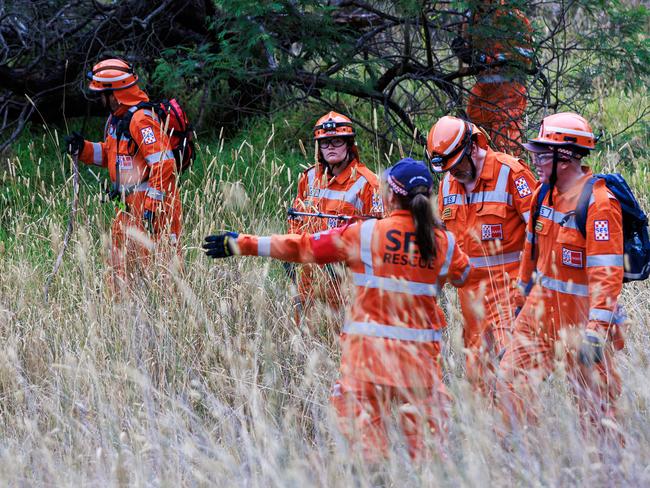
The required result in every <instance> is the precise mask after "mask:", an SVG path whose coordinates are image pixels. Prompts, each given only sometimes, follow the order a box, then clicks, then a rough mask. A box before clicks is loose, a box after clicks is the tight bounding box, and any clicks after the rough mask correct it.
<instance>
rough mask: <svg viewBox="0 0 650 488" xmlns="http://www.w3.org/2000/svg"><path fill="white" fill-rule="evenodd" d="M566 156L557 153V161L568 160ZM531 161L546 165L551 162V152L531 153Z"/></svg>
mask: <svg viewBox="0 0 650 488" xmlns="http://www.w3.org/2000/svg"><path fill="white" fill-rule="evenodd" d="M570 160H571V159H570V158H567V157H566V156H562V155H558V158H557V162H558V163H559V162H560V161H570ZM533 162H535V163H537V164H541V165H546V164H549V163H552V162H553V153H541V154H540V153H537V154H534V155H533Z"/></svg>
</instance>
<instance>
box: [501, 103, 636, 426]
mask: <svg viewBox="0 0 650 488" xmlns="http://www.w3.org/2000/svg"><path fill="white" fill-rule="evenodd" d="M595 140H596V138H595V137H594V134H593V131H592V129H591V127H590V126H589V124H588V123H587V121H586V120H585V119H584V118H582V117H581V116H579V115H578V114H575V113H558V114H555V115H551V116H549V117H546V118H545V119H544V120H543V122H542V126H541V128H540V131H539V136H538V137H537V139H533V140H531V141H530V142H529V143H528V144H526V145H525V147H526V148H527V149H528V150H529V151H531V152H532V153H533V160H534V163H535V167H536V168H537V172H538V173H539V175H540V181H541V182H542V183H543V185H542V186H540V188H539V189H538V190H537V191H536V192H535V195H534V196H533V209H532V210H531V212H533V217H532V218H531V221H530V223H529V225H528V237H527V242H526V247H525V249H524V254H523V259H522V263H521V270H520V280H521V284H522V288H521V289H522V290H529V295H528V297H527V298H525V297H524V295H523V294H522V295H521V302H522V303H523V301H524V300H525V304H524V305H523V308H522V310H521V313H519V315H518V316H517V320H516V322H515V336H514V339H513V341H512V342H511V343H510V344H509V345H508V347H507V349H506V353H505V355H504V357H503V359H502V361H501V365H500V366H501V370H502V374H503V379H504V382H503V383H501V382H500V383H499V385H500V387H501V388H500V390H501V391H500V393H501V396H502V400H503V402H502V404H503V406H504V408H505V410H506V413H507V417H508V418H510V419H511V420H513V419H512V418H511V414H512V413H513V412H514V413H515V414H517V415H518V416H519V420H520V421H522V420H525V419H526V417H528V419H530V420H534V418H535V415H536V413H537V411H536V409H535V408H534V400H535V390H536V388H537V386H538V384H539V382H541V381H543V380H544V379H545V378H546V377H547V376H548V375H549V374H550V373H551V372H552V371H553V369H554V367H555V365H557V364H558V359H560V360H561V362H562V363H563V364H564V366H565V367H564V368H563V369H565V370H566V372H567V376H568V378H569V380H570V383H571V385H572V386H573V388H574V391H575V393H576V396H577V398H578V404H579V406H580V407H581V408H582V410H583V412H585V413H588V414H589V416H590V418H591V419H592V420H593V421H595V422H596V423H598V424H599V423H600V422H599V420H600V419H601V418H602V417H603V416H608V417H611V416H613V414H614V403H615V400H616V398H617V397H618V396H619V394H620V391H621V386H620V377H619V375H618V373H617V371H616V368H615V366H614V358H613V354H612V353H613V349H616V348H621V347H623V339H622V335H621V331H620V327H618V326H617V324H618V323H620V322H621V321H622V316H621V315H619V313H618V309H617V300H618V296H619V294H620V292H621V287H622V283H623V271H624V270H623V264H624V258H623V230H622V217H621V208H620V205H619V203H618V201H617V200H616V199H615V198H614V196H613V195H612V194H611V193H610V191H609V190H608V189H607V187H606V186H605V182H604V181H603V180H597V181H596V183H595V184H594V186H593V193H592V196H591V199H590V201H589V207H588V211H587V220H586V237H583V236H582V233H581V232H580V230H579V229H578V227H577V225H576V216H575V210H576V205H577V202H578V198H579V196H580V194H581V192H582V189H583V187H584V185H585V183H586V182H587V181H588V180H589V179H590V176H591V172H590V171H589V170H588V169H587V168H586V167H584V166H582V158H583V157H584V156H586V155H587V154H589V152H590V151H591V150H592V149H594V147H595ZM542 189H544V190H545V191H546V196H544V199H543V201H542V203H541V206H540V207H539V208H537V195H538V193H539V192H540V191H542ZM537 213H538V215H537ZM535 215H537V216H536V217H535ZM531 288H532V289H531ZM559 354H561V356H558V355H559ZM524 406H525V407H524ZM524 408H526V410H524ZM526 414H529V415H526Z"/></svg>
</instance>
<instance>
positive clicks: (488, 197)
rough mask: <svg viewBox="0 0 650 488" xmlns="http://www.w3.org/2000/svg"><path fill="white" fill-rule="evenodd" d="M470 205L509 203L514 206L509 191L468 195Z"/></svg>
mask: <svg viewBox="0 0 650 488" xmlns="http://www.w3.org/2000/svg"><path fill="white" fill-rule="evenodd" d="M467 197H468V198H467V200H468V201H469V203H507V204H508V205H512V195H511V194H510V193H508V192H507V191H505V190H504V191H501V190H493V191H479V192H476V193H470V194H469V195H467Z"/></svg>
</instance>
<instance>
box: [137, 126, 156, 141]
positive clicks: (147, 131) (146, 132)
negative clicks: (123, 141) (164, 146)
mask: <svg viewBox="0 0 650 488" xmlns="http://www.w3.org/2000/svg"><path fill="white" fill-rule="evenodd" d="M140 134H142V144H153V143H154V142H156V134H154V133H153V128H152V127H145V128H144V129H140Z"/></svg>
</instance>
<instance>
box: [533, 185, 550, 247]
mask: <svg viewBox="0 0 650 488" xmlns="http://www.w3.org/2000/svg"><path fill="white" fill-rule="evenodd" d="M549 189H550V185H548V184H547V183H542V186H541V187H540V188H539V193H538V194H537V202H535V211H534V212H533V222H532V224H533V241H532V243H531V247H530V258H531V259H536V258H535V236H536V235H537V231H536V229H535V228H536V227H537V219H538V218H539V213H540V211H541V209H542V203H544V198H545V197H546V195H547V194H548V190H549Z"/></svg>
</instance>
